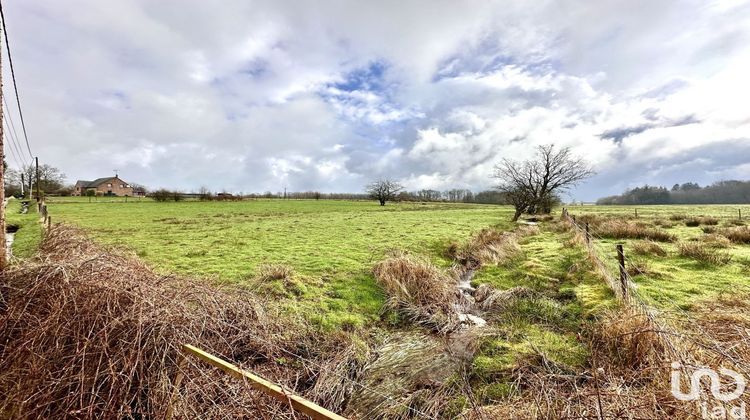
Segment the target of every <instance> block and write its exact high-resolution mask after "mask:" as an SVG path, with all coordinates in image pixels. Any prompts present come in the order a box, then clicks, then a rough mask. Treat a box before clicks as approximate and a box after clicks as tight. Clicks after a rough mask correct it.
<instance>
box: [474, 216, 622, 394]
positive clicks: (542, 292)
mask: <svg viewBox="0 0 750 420" xmlns="http://www.w3.org/2000/svg"><path fill="white" fill-rule="evenodd" d="M571 238H572V236H571V234H569V233H559V232H555V231H554V230H552V229H550V228H547V227H543V228H542V231H541V233H539V234H537V235H533V236H529V237H526V238H524V239H523V240H522V241H521V250H522V251H521V254H520V255H519V256H518V257H517V258H515V259H513V260H511V261H510V262H508V263H505V264H502V265H498V266H488V267H484V268H483V269H482V270H480V271H479V272H478V273H477V275H476V276H475V277H474V280H473V284H474V285H476V286H478V285H480V284H483V283H486V284H489V285H491V286H493V287H495V288H498V289H501V290H502V289H510V288H512V287H517V286H523V287H527V288H529V289H531V290H533V291H535V292H536V294H537V295H536V297H534V298H522V299H518V300H515V301H514V302H513V303H512V304H511V305H510V306H508V307H507V308H505V310H504V311H503V312H502V313H500V314H498V319H496V320H494V322H492V323H491V325H492V328H493V331H492V333H490V334H488V335H486V336H485V338H484V339H483V340H482V341H481V343H480V346H479V350H478V353H477V356H476V358H475V359H474V361H473V363H472V374H473V380H474V386H475V388H476V389H477V393H478V394H479V395H480V397H481V399H482V400H483V401H484V402H485V403H492V402H493V401H497V400H500V399H504V398H507V397H509V396H510V395H512V394H513V393H514V392H515V391H516V390H515V388H514V387H515V384H514V378H513V372H515V371H516V370H517V369H519V368H520V367H521V366H522V365H523V364H524V363H526V361H527V360H529V359H530V358H539V357H543V358H544V359H546V360H547V361H549V362H551V363H553V364H555V365H557V366H559V367H561V368H563V369H566V370H571V371H576V370H578V369H581V368H583V367H585V366H586V364H587V360H588V357H589V350H588V348H587V346H586V343H584V342H582V341H581V340H580V333H581V332H582V331H584V330H585V324H586V323H587V322H590V321H591V320H593V319H595V317H596V316H597V314H599V313H600V312H601V311H603V310H604V309H607V308H611V307H614V306H615V305H617V303H616V301H615V299H614V296H613V294H612V293H611V291H610V290H609V289H608V288H607V286H606V285H605V284H604V283H603V282H602V281H601V279H600V278H598V277H597V276H596V275H595V274H593V270H592V268H591V267H590V264H589V263H588V261H587V260H586V258H585V254H584V251H583V249H582V248H581V247H579V246H575V245H574V244H573V243H572V242H571Z"/></svg>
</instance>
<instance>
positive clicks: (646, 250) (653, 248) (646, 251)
mask: <svg viewBox="0 0 750 420" xmlns="http://www.w3.org/2000/svg"><path fill="white" fill-rule="evenodd" d="M631 250H632V251H633V253H635V254H636V255H656V256H659V257H666V256H667V251H666V250H665V249H664V248H662V247H661V245H659V244H658V243H656V242H654V241H648V240H646V241H637V242H634V243H633V244H632V245H631Z"/></svg>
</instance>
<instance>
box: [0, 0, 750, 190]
mask: <svg viewBox="0 0 750 420" xmlns="http://www.w3.org/2000/svg"><path fill="white" fill-rule="evenodd" d="M6 9H7V10H6V11H5V12H6V19H7V20H8V29H9V31H10V35H11V43H12V46H13V48H14V59H15V65H16V71H17V73H18V80H19V84H20V88H21V93H22V99H23V100H24V105H25V111H26V112H25V116H26V118H27V123H28V126H29V127H28V128H29V135H30V140H31V142H32V147H33V148H34V149H35V150H36V152H37V153H38V154H39V155H40V157H41V159H42V160H43V161H45V162H49V163H51V164H53V165H56V166H58V167H60V168H61V169H62V170H63V171H64V172H66V173H67V174H68V175H69V177H70V178H71V180H74V179H75V178H91V177H97V176H102V175H105V174H108V173H111V170H112V169H114V168H117V169H120V173H121V174H122V176H123V177H124V178H126V179H128V180H129V181H131V182H140V183H144V184H147V185H150V186H153V187H160V186H166V187H175V188H182V189H194V188H197V187H198V186H200V185H206V186H209V187H211V188H214V189H224V188H226V189H231V190H237V191H239V190H242V191H262V190H273V191H277V190H279V189H280V188H282V187H283V186H284V185H286V186H287V187H288V188H290V189H296V190H302V189H319V190H324V191H359V190H361V189H362V187H363V185H364V184H366V183H367V181H368V180H369V179H372V178H375V177H383V176H391V177H395V178H399V179H401V180H402V181H403V182H404V183H405V184H406V185H408V186H409V187H410V188H452V187H469V188H475V189H476V188H487V187H489V186H491V185H492V182H493V181H492V180H491V179H490V178H489V174H490V173H491V172H492V167H493V165H494V164H495V163H496V162H497V161H498V160H499V159H501V158H503V157H512V158H524V157H526V156H528V155H529V154H530V153H531V152H533V147H532V146H534V145H538V144H543V143H550V142H554V143H556V144H559V145H562V146H570V147H572V148H573V149H574V150H575V151H576V152H577V153H580V154H583V155H585V156H587V157H588V158H589V159H590V160H591V161H592V162H593V163H594V164H595V166H596V167H597V170H598V172H599V175H598V176H597V177H596V178H594V179H593V180H592V181H591V182H590V183H588V184H586V185H584V186H583V187H582V188H580V189H579V190H578V191H577V194H578V195H580V197H579V198H587V199H591V198H595V197H596V196H599V195H604V194H611V193H616V192H618V190H619V189H622V188H624V187H625V186H629V185H631V183H633V182H635V183H638V182H649V183H663V184H672V183H674V182H685V181H688V180H695V181H698V182H702V183H706V182H711V181H713V180H718V179H721V178H724V177H748V176H750V173H748V162H747V160H748V158H747V157H746V156H748V155H747V154H743V153H742V151H746V150H748V149H750V114H748V113H747V109H748V105H747V101H748V99H747V98H749V97H750V84H748V83H747V82H746V78H747V74H749V73H750V42H749V41H750V3H749V2H747V1H736V0H731V1H730V0H722V1H713V2H710V3H705V2H701V1H698V0H695V1H688V2H682V1H676V0H674V1H665V2H657V3H654V2H651V1H647V0H636V1H624V0H622V1H604V2H596V3H592V2H581V1H574V0H564V1H562V2H560V1H551V0H549V1H541V2H534V3H533V4H530V3H527V2H525V3H518V2H511V1H497V2H482V3H473V4H472V5H471V6H467V5H466V4H465V3H461V2H454V1H449V0H440V1H429V2H427V1H415V2H397V1H383V2H365V1H351V2H343V3H342V2H336V3H334V2H323V3H306V2H292V1H254V2H245V1H240V0H232V1H227V2H223V3H222V4H221V6H217V5H215V4H211V3H209V2H198V1H192V0H191V1H164V2H153V1H148V0H124V1H120V2H116V3H110V2H107V3H106V4H105V3H102V2H97V1H94V0H68V1H65V2H46V1H42V0H29V1H24V2H12V3H9V4H8V5H7V6H6ZM688 23H689V24H688ZM373 63H379V66H376V67H373ZM368 71H370V72H369V73H368ZM357 75H359V76H357ZM356 77H361V78H363V80H356ZM8 87H9V85H8V84H7V83H6V89H8ZM6 93H7V91H6ZM13 115H14V116H15V114H13ZM16 120H17V118H16ZM726 149H730V150H729V151H726ZM731 152H734V153H731ZM11 162H12V161H11Z"/></svg>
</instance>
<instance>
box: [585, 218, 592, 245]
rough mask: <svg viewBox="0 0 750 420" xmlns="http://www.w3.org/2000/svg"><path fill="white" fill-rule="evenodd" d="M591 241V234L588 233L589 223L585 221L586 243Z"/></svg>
mask: <svg viewBox="0 0 750 420" xmlns="http://www.w3.org/2000/svg"><path fill="white" fill-rule="evenodd" d="M590 243H591V234H590V233H589V223H588V222H586V244H590Z"/></svg>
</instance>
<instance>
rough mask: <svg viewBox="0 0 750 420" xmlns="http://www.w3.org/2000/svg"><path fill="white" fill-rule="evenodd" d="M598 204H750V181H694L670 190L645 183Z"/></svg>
mask: <svg viewBox="0 0 750 420" xmlns="http://www.w3.org/2000/svg"><path fill="white" fill-rule="evenodd" d="M596 203H597V204H602V205H612V204H748V203H750V181H719V182H715V183H713V184H711V185H708V186H705V187H701V186H700V185H698V184H696V183H694V182H687V183H684V184H675V185H674V186H672V188H671V189H668V188H666V187H655V186H649V185H645V186H643V187H638V188H633V189H631V190H627V191H625V192H624V193H622V194H620V195H613V196H610V197H604V198H600V199H599V200H598V201H597V202H596Z"/></svg>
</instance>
